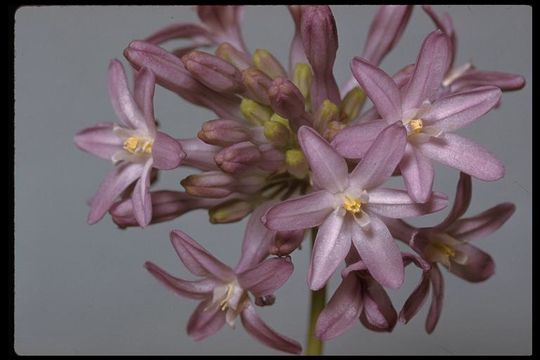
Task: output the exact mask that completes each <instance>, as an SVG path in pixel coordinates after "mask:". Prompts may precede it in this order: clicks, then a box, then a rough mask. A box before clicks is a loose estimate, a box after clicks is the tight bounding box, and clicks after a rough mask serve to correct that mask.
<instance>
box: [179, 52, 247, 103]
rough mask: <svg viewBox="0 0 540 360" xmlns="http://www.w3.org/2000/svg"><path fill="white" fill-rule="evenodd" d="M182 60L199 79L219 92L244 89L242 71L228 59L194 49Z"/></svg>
mask: <svg viewBox="0 0 540 360" xmlns="http://www.w3.org/2000/svg"><path fill="white" fill-rule="evenodd" d="M182 62H183V63H184V66H185V67H186V69H188V70H189V71H190V72H191V73H192V74H193V76H195V78H197V80H199V81H200V82H202V83H203V84H205V85H206V86H208V87H209V88H210V89H213V90H215V91H218V92H232V93H234V92H241V91H243V90H244V84H243V83H242V75H241V74H240V71H238V69H237V68H236V67H234V66H233V65H231V64H229V63H228V62H227V61H225V60H222V59H220V58H219V57H217V56H214V55H210V54H207V53H204V52H202V51H192V52H190V53H189V54H187V55H184V56H183V57H182Z"/></svg>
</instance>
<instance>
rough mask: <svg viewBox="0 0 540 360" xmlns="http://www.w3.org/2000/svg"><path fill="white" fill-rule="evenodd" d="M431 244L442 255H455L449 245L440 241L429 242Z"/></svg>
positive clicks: (454, 251)
mask: <svg viewBox="0 0 540 360" xmlns="http://www.w3.org/2000/svg"><path fill="white" fill-rule="evenodd" d="M431 245H432V246H433V247H434V248H435V249H436V250H437V251H439V252H441V253H442V254H443V255H444V256H447V257H454V256H456V250H454V248H453V247H452V246H450V245H447V244H445V243H443V242H440V241H434V242H433V243H431Z"/></svg>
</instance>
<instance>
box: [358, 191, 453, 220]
mask: <svg viewBox="0 0 540 360" xmlns="http://www.w3.org/2000/svg"><path fill="white" fill-rule="evenodd" d="M447 205H448V198H447V197H446V195H444V194H442V193H437V192H434V193H433V194H432V195H431V197H430V198H429V200H428V201H427V202H425V203H416V202H415V201H414V200H412V199H411V197H410V196H409V194H408V193H407V192H406V191H404V190H397V189H387V188H379V189H375V190H372V191H370V192H369V203H368V204H367V206H366V209H368V210H369V211H370V212H374V213H376V214H378V215H381V216H385V217H389V218H406V217H411V216H419V215H424V214H429V213H432V212H436V211H439V210H441V209H444V208H445V207H446V206H447Z"/></svg>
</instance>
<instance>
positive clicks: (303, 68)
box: [293, 63, 313, 99]
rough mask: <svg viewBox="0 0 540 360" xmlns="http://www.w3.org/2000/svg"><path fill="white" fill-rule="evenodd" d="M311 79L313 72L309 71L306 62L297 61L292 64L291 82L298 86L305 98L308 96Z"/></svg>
mask: <svg viewBox="0 0 540 360" xmlns="http://www.w3.org/2000/svg"><path fill="white" fill-rule="evenodd" d="M312 80H313V73H312V72H311V67H310V66H309V65H308V64H302V63H298V64H296V65H295V66H294V77H293V82H294V85H296V86H297V87H298V89H299V90H300V92H301V93H302V96H304V98H305V99H307V98H308V96H309V90H310V89H311V81H312Z"/></svg>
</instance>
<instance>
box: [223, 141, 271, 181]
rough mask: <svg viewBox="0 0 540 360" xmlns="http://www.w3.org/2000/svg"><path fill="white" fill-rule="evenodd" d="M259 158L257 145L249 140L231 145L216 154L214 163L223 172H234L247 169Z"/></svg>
mask: <svg viewBox="0 0 540 360" xmlns="http://www.w3.org/2000/svg"><path fill="white" fill-rule="evenodd" d="M260 158H261V153H260V151H259V149H257V146H255V145H253V144H252V143H251V142H249V141H244V142H241V143H238V144H234V145H231V146H229V147H226V148H225V149H223V150H221V151H220V152H218V153H217V154H216V157H215V158H214V160H215V161H216V164H217V165H218V166H219V167H220V168H221V169H222V170H223V171H225V172H228V173H235V172H241V171H245V170H247V169H249V167H251V166H252V165H254V164H255V163H256V162H257V161H258V160H259V159H260Z"/></svg>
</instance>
